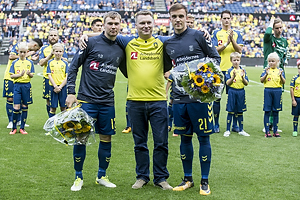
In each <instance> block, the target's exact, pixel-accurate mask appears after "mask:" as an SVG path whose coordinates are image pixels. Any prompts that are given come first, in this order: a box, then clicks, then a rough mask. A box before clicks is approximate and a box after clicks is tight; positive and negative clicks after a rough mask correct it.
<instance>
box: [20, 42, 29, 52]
mask: <svg viewBox="0 0 300 200" xmlns="http://www.w3.org/2000/svg"><path fill="white" fill-rule="evenodd" d="M18 48H19V50H21V49H24V50H26V51H28V45H27V42H20V43H19V47H18Z"/></svg>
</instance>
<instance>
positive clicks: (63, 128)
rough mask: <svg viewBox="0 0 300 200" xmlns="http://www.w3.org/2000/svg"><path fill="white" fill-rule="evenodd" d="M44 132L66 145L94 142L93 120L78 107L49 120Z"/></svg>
mask: <svg viewBox="0 0 300 200" xmlns="http://www.w3.org/2000/svg"><path fill="white" fill-rule="evenodd" d="M44 130H45V131H47V133H46V135H51V136H52V137H53V138H54V139H55V140H57V141H59V142H61V143H64V144H66V145H75V144H91V143H92V142H94V141H95V137H94V135H95V133H94V119H93V118H92V117H90V116H89V115H88V114H87V113H86V112H85V111H84V110H83V109H82V108H80V107H79V106H77V107H74V108H71V109H68V110H66V111H63V112H61V113H58V114H57V115H55V116H53V117H51V118H49V119H48V120H47V121H46V123H45V125H44Z"/></svg>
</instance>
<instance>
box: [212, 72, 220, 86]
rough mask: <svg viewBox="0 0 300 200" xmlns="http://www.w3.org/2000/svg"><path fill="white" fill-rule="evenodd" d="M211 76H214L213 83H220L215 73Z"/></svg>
mask: <svg viewBox="0 0 300 200" xmlns="http://www.w3.org/2000/svg"><path fill="white" fill-rule="evenodd" d="M213 78H214V81H213V83H214V85H220V83H221V79H220V77H219V76H218V75H217V74H214V75H213Z"/></svg>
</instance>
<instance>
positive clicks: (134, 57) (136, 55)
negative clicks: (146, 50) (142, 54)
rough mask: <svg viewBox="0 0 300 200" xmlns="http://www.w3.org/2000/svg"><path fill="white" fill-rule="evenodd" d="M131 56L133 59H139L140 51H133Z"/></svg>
mask: <svg viewBox="0 0 300 200" xmlns="http://www.w3.org/2000/svg"><path fill="white" fill-rule="evenodd" d="M130 58H131V60H137V58H138V52H131V55H130Z"/></svg>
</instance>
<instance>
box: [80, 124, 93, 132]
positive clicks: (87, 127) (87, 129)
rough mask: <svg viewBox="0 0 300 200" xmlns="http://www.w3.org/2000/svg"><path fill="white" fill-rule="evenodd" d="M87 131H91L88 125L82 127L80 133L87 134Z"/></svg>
mask: <svg viewBox="0 0 300 200" xmlns="http://www.w3.org/2000/svg"><path fill="white" fill-rule="evenodd" d="M89 130H91V126H89V125H88V124H86V125H84V127H83V128H82V132H88V131H89Z"/></svg>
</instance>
